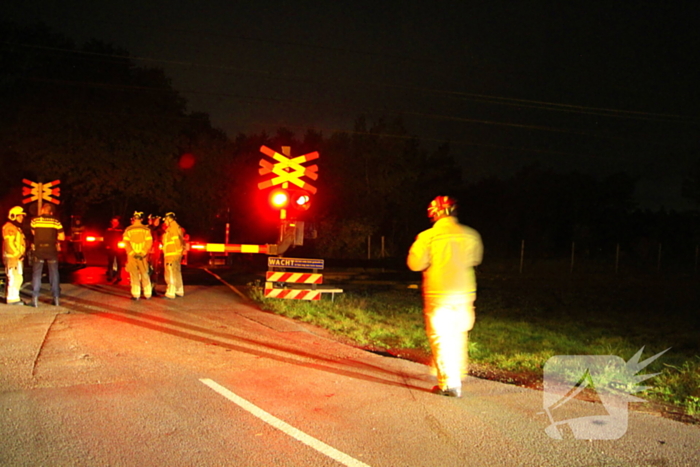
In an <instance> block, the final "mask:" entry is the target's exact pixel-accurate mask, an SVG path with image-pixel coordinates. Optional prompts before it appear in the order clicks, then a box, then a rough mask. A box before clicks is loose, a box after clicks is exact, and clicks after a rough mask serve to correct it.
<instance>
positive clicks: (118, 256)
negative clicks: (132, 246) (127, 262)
mask: <svg viewBox="0 0 700 467" xmlns="http://www.w3.org/2000/svg"><path fill="white" fill-rule="evenodd" d="M115 261H116V262H117V270H116V272H115V271H114V262H115ZM123 267H124V255H123V254H122V252H120V251H115V250H112V249H109V250H107V279H109V280H111V279H116V278H121V277H122V268H123Z"/></svg>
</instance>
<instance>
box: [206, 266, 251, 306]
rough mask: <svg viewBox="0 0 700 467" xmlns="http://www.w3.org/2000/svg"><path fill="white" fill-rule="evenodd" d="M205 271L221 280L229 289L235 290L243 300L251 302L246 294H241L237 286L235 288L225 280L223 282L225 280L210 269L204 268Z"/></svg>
mask: <svg viewBox="0 0 700 467" xmlns="http://www.w3.org/2000/svg"><path fill="white" fill-rule="evenodd" d="M204 270H205V271H207V272H208V273H209V274H211V275H212V276H214V277H216V278H217V279H219V280H220V281H221V282H222V283H224V284H225V285H227V286H228V288H229V289H231V290H233V291H234V292H236V293H237V294H238V295H239V296H240V297H241V298H243V299H245V300H250V299H249V298H248V297H246V296H245V294H244V293H243V292H241V291H240V290H238V289H237V288H236V287H235V286H233V285H231V284H229V283H228V282H226V281H225V280H223V279H222V278H221V277H219V276H218V275H216V274H214V273H213V272H211V271H210V270H209V269H207V268H204Z"/></svg>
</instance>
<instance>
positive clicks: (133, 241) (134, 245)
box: [124, 224, 153, 258]
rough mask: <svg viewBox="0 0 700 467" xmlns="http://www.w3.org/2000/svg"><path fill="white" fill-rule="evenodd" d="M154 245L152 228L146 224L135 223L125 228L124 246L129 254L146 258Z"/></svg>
mask: <svg viewBox="0 0 700 467" xmlns="http://www.w3.org/2000/svg"><path fill="white" fill-rule="evenodd" d="M152 245H153V236H152V235H151V230H150V229H149V228H148V227H146V226H145V225H139V224H133V225H130V226H129V227H127V228H126V230H124V248H125V249H126V254H127V256H135V257H141V258H145V257H147V256H148V253H149V252H150V251H151V246H152Z"/></svg>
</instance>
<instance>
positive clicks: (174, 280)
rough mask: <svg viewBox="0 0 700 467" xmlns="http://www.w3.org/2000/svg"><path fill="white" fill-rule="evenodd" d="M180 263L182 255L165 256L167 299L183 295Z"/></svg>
mask: <svg viewBox="0 0 700 467" xmlns="http://www.w3.org/2000/svg"><path fill="white" fill-rule="evenodd" d="M180 261H182V255H173V256H167V257H166V258H165V283H166V284H167V288H166V289H165V296H166V297H168V298H175V296H178V297H182V296H183V295H185V288H184V287H183V285H182V270H181V266H180Z"/></svg>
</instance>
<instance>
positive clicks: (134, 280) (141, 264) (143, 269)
mask: <svg viewBox="0 0 700 467" xmlns="http://www.w3.org/2000/svg"><path fill="white" fill-rule="evenodd" d="M126 270H127V272H128V273H129V282H130V283H131V296H132V297H134V298H139V297H141V288H142V287H143V296H144V297H146V298H151V294H152V289H151V278H150V276H149V275H148V261H147V260H146V259H145V258H144V259H136V258H134V257H133V256H129V258H128V259H127V261H126Z"/></svg>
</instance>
